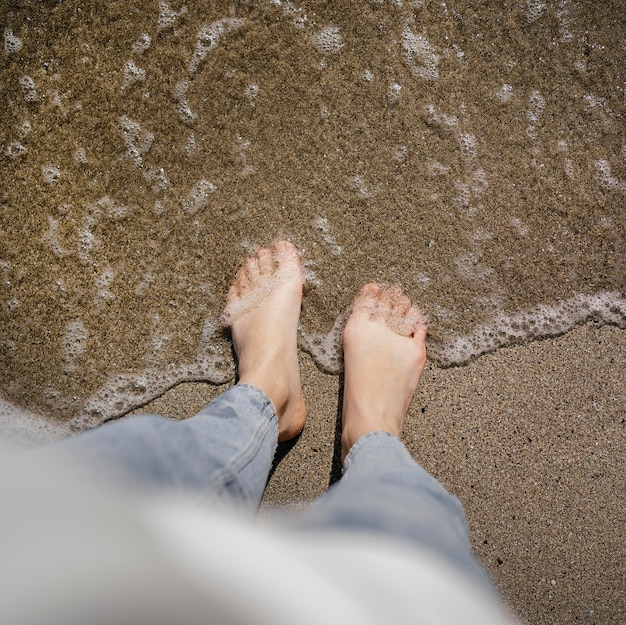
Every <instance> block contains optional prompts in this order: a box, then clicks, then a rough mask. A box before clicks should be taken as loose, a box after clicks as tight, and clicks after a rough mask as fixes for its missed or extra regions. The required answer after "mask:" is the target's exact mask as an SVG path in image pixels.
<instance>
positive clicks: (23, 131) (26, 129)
mask: <svg viewBox="0 0 626 625" xmlns="http://www.w3.org/2000/svg"><path fill="white" fill-rule="evenodd" d="M32 130H33V126H32V124H31V123H30V122H29V121H28V120H27V119H25V120H24V121H23V122H22V123H21V124H20V125H19V126H18V127H17V135H18V137H19V138H20V139H26V137H28V135H29V134H30V133H31V132H32Z"/></svg>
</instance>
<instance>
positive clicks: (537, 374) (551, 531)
mask: <svg viewBox="0 0 626 625" xmlns="http://www.w3.org/2000/svg"><path fill="white" fill-rule="evenodd" d="M301 367H302V373H303V384H304V392H305V400H306V402H307V407H308V421H307V425H306V427H305V429H304V431H303V433H302V435H301V437H300V439H299V440H298V441H297V443H296V444H295V445H294V446H293V448H291V449H289V450H286V449H279V452H278V454H277V456H281V459H280V461H279V462H278V463H277V466H276V469H275V471H274V473H273V474H272V476H271V478H270V480H269V483H268V486H267V490H266V493H265V497H264V500H263V503H262V508H261V514H262V515H269V514H272V511H273V510H274V509H275V508H276V507H279V508H280V509H283V508H284V507H290V506H295V507H302V506H305V505H306V504H307V503H308V502H310V501H313V500H314V499H315V498H316V497H318V496H319V495H320V494H322V493H323V492H324V491H325V490H326V489H327V487H328V485H329V484H330V483H331V482H334V481H335V480H336V479H338V478H339V477H340V469H339V458H338V454H339V446H338V439H337V434H338V432H339V429H338V425H337V424H338V417H339V415H338V406H339V404H340V378H339V377H338V376H333V375H328V374H324V373H321V372H320V371H319V369H318V368H317V367H316V366H315V365H314V364H313V363H312V361H311V358H310V357H309V356H308V355H306V354H303V355H302V358H301ZM624 370H626V332H624V331H623V330H619V329H617V328H614V327H601V328H598V327H595V326H593V325H590V324H589V325H586V326H583V327H579V328H577V329H575V330H574V331H572V332H570V333H568V334H567V335H565V336H562V337H558V338H555V339H549V340H544V341H538V342H535V343H532V344H530V345H525V346H517V347H511V348H504V349H501V350H498V351H497V352H495V353H492V354H488V355H486V356H483V357H481V358H480V359H478V360H476V361H474V362H472V363H471V364H469V365H467V366H464V367H455V368H449V369H440V368H437V367H434V366H432V365H427V368H426V371H425V372H424V375H423V377H422V381H421V383H420V388H419V390H418V393H417V395H416V398H415V400H414V402H413V405H412V408H411V411H410V414H409V418H408V420H407V424H406V427H405V432H404V441H405V443H406V445H407V447H408V448H409V450H410V451H411V453H412V455H413V457H414V458H415V459H416V460H417V461H418V462H420V463H421V464H422V465H423V466H424V467H425V468H426V469H427V470H428V471H429V472H430V473H431V474H432V475H434V476H435V477H436V478H437V479H438V480H440V481H441V482H442V483H443V484H444V485H445V486H446V487H447V488H448V489H449V490H450V491H451V492H452V493H453V494H455V495H456V496H457V497H459V499H460V500H461V502H462V503H463V505H464V507H465V511H466V514H467V518H468V522H469V526H470V535H471V542H472V546H473V549H474V552H475V554H476V555H477V557H478V559H479V560H480V561H481V562H482V564H483V565H484V566H485V567H486V568H487V570H488V571H489V573H490V574H491V576H492V579H493V580H494V582H495V584H496V586H497V588H498V589H499V591H500V592H501V594H502V595H503V597H504V599H505V601H506V602H507V604H508V605H509V606H510V607H511V608H512V609H513V611H514V612H515V613H516V614H517V615H518V617H519V618H520V619H521V620H522V621H523V622H525V623H532V624H539V623H550V624H554V625H561V624H563V623H590V624H591V623H594V624H598V625H599V624H602V625H605V624H606V625H620V624H621V623H623V622H624V618H625V616H626V590H625V587H624V579H625V575H626V565H625V562H626V543H625V541H624V537H625V532H626V477H625V473H624V457H626V380H625V379H624ZM224 388H226V386H213V385H208V384H181V385H179V386H178V387H176V388H174V389H172V390H171V391H168V392H167V393H165V394H164V395H163V396H162V397H160V398H159V399H157V400H155V401H153V402H151V403H150V404H148V405H147V406H146V407H145V408H144V409H142V410H141V411H138V412H145V411H151V412H156V413H159V414H164V415H167V416H170V417H172V418H186V417H187V416H189V415H191V414H194V412H196V411H198V410H200V409H201V408H203V407H204V405H205V403H206V402H208V401H210V400H211V399H212V398H213V397H215V396H216V395H217V394H219V393H220V392H221V391H222V390H224ZM283 453H284V454H285V455H283Z"/></svg>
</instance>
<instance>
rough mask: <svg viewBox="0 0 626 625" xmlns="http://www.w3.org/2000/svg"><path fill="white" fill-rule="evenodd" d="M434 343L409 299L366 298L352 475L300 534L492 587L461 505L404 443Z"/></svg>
mask: <svg viewBox="0 0 626 625" xmlns="http://www.w3.org/2000/svg"><path fill="white" fill-rule="evenodd" d="M425 339H426V325H425V323H424V321H423V319H422V316H421V314H420V312H419V310H417V309H416V308H415V307H413V306H411V302H410V301H409V300H408V298H407V297H406V296H404V294H403V293H402V292H401V291H400V290H399V289H396V288H394V289H382V288H381V287H380V286H379V285H375V284H369V285H366V286H365V287H364V288H363V289H362V291H361V293H360V294H359V295H358V296H357V298H356V300H355V303H354V306H353V310H352V313H351V315H350V318H349V320H348V323H347V324H346V328H345V331H344V362H345V385H344V400H343V428H342V458H343V468H344V475H343V478H342V479H341V481H340V482H339V483H337V484H335V485H334V486H333V487H331V488H330V489H329V491H328V492H327V493H326V494H324V495H323V496H322V497H321V498H320V499H319V500H318V501H317V502H316V503H315V504H314V505H313V506H312V508H311V509H310V510H309V511H308V512H307V513H306V514H305V515H304V517H303V519H302V521H301V523H300V524H298V525H297V527H298V528H299V529H306V530H308V531H320V530H323V531H328V530H330V531H346V530H348V531H366V532H369V533H375V534H379V535H382V536H385V537H388V538H392V539H399V540H404V541H408V542H410V543H412V544H415V545H418V546H419V547H420V548H423V549H428V550H430V551H432V552H436V553H437V554H438V555H439V556H440V557H443V558H445V559H446V560H448V561H450V562H453V563H454V564H455V566H457V567H460V568H463V569H464V570H466V571H468V572H469V573H470V574H471V575H472V577H475V578H476V579H478V580H486V579H487V578H486V575H485V573H484V571H483V569H482V568H481V567H480V566H479V565H478V564H477V562H476V561H475V560H474V558H473V556H472V554H471V551H470V547H469V542H468V529H467V524H466V521H465V514H464V511H463V508H462V506H461V504H460V503H459V501H458V500H457V499H456V498H455V497H453V496H452V495H450V494H449V493H448V492H447V491H446V490H445V489H444V488H443V486H441V484H439V482H437V481H436V480H435V479H434V478H433V477H431V476H430V475H429V474H428V473H427V472H426V471H425V470H424V469H423V468H422V467H420V466H419V465H418V464H417V463H416V462H415V461H414V460H413V459H412V458H411V456H410V454H409V453H408V451H407V450H406V448H405V447H404V445H403V444H402V443H401V441H400V440H399V436H400V433H401V430H402V425H403V423H404V419H405V416H406V413H407V410H408V407H409V404H410V402H411V399H412V397H413V394H414V392H415V389H416V388H417V384H418V382H419V378H420V376H421V374H422V371H423V369H424V365H425V361H426V349H425Z"/></svg>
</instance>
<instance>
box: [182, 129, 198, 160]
mask: <svg viewBox="0 0 626 625" xmlns="http://www.w3.org/2000/svg"><path fill="white" fill-rule="evenodd" d="M183 150H185V153H186V154H187V156H193V155H194V154H195V153H196V135H194V134H193V132H192V133H190V135H189V136H188V137H187V140H186V141H185V144H184V145H183Z"/></svg>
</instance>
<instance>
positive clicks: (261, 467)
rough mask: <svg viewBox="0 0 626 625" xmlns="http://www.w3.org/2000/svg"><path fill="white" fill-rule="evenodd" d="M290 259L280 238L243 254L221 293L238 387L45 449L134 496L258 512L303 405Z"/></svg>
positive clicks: (295, 277)
mask: <svg viewBox="0 0 626 625" xmlns="http://www.w3.org/2000/svg"><path fill="white" fill-rule="evenodd" d="M301 300H302V277H301V272H300V260H299V256H298V253H297V251H296V249H295V248H294V247H293V245H291V244H290V243H288V242H286V241H281V242H278V243H276V244H275V245H274V246H273V247H272V248H271V249H270V248H264V249H261V250H259V251H258V252H257V253H256V254H253V255H252V256H250V257H249V258H248V259H247V260H246V262H245V263H244V265H243V266H242V268H241V269H240V271H239V273H238V275H237V278H236V279H235V282H234V284H233V286H232V287H231V289H230V292H229V295H228V301H227V305H226V309H225V312H224V322H225V323H226V324H227V325H228V326H229V327H230V328H231V332H232V339H233V344H234V347H235V353H236V355H237V360H238V373H239V383H238V384H237V386H235V387H234V388H231V389H229V390H228V391H226V392H225V393H224V394H223V395H222V396H220V397H218V398H217V399H216V400H215V401H213V402H211V403H210V404H209V405H208V406H207V407H206V408H205V409H204V410H203V411H202V412H200V413H199V414H197V415H196V416H195V417H193V418H191V419H187V420H185V421H179V422H176V421H171V420H169V419H164V418H162V417H158V416H155V415H144V416H141V417H132V418H129V419H126V420H123V421H119V422H116V423H112V424H109V425H105V426H103V427H101V428H98V429H96V430H92V431H90V432H86V433H84V434H81V435H79V436H76V437H75V438H73V439H70V440H68V441H65V442H63V443H61V444H60V445H58V446H56V447H54V448H51V453H53V454H55V453H56V454H62V455H63V456H64V457H65V458H69V457H71V458H74V459H76V460H77V461H80V462H82V463H89V464H91V465H92V466H94V467H95V469H96V470H97V472H98V474H99V475H100V476H102V477H103V478H105V479H106V477H110V478H111V479H112V480H114V481H116V482H118V483H119V482H122V483H124V484H125V485H130V486H131V487H136V486H137V485H138V486H140V487H141V489H142V491H143V492H145V491H146V490H147V491H159V490H162V489H173V490H177V491H181V492H184V493H186V494H190V495H192V496H194V497H196V498H200V499H202V498H215V497H218V498H219V499H220V500H224V501H227V502H229V503H230V504H233V503H234V504H237V505H240V506H244V507H247V508H254V509H256V507H258V504H259V502H260V500H261V496H262V494H263V489H264V487H265V483H266V480H267V476H268V473H269V470H270V467H271V463H272V458H273V456H274V451H275V449H276V443H277V440H287V439H289V438H291V437H293V436H295V435H296V434H298V433H299V432H300V431H301V430H302V427H303V425H304V420H305V409H304V401H303V398H302V389H301V385H300V374H299V367H298V358H297V346H296V341H297V329H298V319H299V315H300V304H301Z"/></svg>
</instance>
